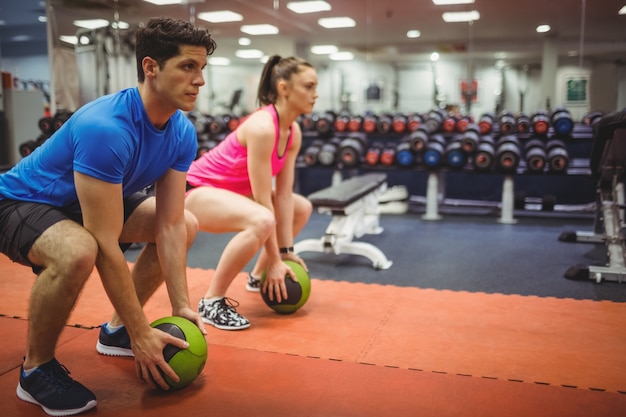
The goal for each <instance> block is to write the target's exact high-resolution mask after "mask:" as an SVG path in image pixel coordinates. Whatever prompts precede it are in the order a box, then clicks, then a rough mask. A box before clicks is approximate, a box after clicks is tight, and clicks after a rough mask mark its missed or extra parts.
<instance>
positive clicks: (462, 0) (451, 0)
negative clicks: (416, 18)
mask: <svg viewBox="0 0 626 417" xmlns="http://www.w3.org/2000/svg"><path fill="white" fill-rule="evenodd" d="M474 1H475V0H433V4H435V5H436V6H447V5H449V4H473V3H474Z"/></svg>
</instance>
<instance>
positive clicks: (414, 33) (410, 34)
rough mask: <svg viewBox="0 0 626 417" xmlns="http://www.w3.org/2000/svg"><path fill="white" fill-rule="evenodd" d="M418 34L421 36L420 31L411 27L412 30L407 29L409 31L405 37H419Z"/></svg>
mask: <svg viewBox="0 0 626 417" xmlns="http://www.w3.org/2000/svg"><path fill="white" fill-rule="evenodd" d="M420 36H422V32H420V31H419V30H417V29H412V30H409V31H408V32H407V33H406V37H407V38H419V37H420Z"/></svg>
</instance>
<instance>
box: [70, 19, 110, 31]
mask: <svg viewBox="0 0 626 417" xmlns="http://www.w3.org/2000/svg"><path fill="white" fill-rule="evenodd" d="M74 25H75V26H78V27H79V28H85V29H98V28H104V27H107V26H109V21H108V20H105V19H87V20H74Z"/></svg>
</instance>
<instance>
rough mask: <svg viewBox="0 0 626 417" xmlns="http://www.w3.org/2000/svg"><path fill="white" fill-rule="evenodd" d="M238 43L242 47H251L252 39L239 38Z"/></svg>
mask: <svg viewBox="0 0 626 417" xmlns="http://www.w3.org/2000/svg"><path fill="white" fill-rule="evenodd" d="M237 43H238V44H239V45H241V46H249V45H250V44H251V43H252V40H250V38H239V40H237Z"/></svg>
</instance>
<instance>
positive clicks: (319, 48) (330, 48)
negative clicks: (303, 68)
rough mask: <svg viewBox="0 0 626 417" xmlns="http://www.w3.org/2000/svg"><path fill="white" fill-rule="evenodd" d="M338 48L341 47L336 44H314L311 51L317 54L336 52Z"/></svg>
mask: <svg viewBox="0 0 626 417" xmlns="http://www.w3.org/2000/svg"><path fill="white" fill-rule="evenodd" d="M338 50H339V48H337V47H336V46H335V45H313V46H312V47H311V53H313V54H316V55H327V54H334V53H335V52H337V51H338Z"/></svg>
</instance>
